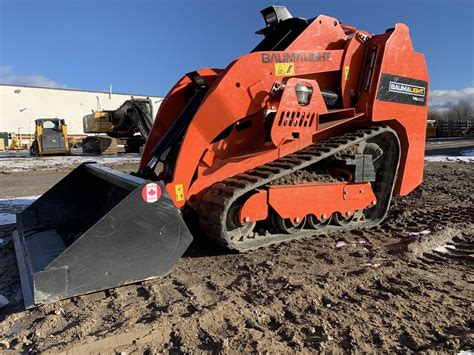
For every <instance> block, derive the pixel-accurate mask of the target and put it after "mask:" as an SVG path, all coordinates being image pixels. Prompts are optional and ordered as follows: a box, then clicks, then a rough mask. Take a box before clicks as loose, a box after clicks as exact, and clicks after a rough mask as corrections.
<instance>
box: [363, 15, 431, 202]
mask: <svg viewBox="0 0 474 355" xmlns="http://www.w3.org/2000/svg"><path fill="white" fill-rule="evenodd" d="M428 89H429V87H428V72H427V69H426V63H425V57H424V55H422V54H420V53H416V52H415V51H414V49H413V44H412V42H411V39H410V35H409V30H408V27H407V26H406V25H403V24H397V25H396V27H395V31H394V32H393V33H392V34H391V35H390V37H389V38H388V40H387V42H386V44H385V49H384V53H383V61H382V63H381V66H380V76H379V78H378V85H377V91H376V92H374V93H372V94H373V96H374V97H375V100H374V103H373V106H372V120H373V121H375V122H377V121H389V122H387V123H388V124H390V125H391V126H392V127H393V128H394V129H395V130H396V132H397V134H398V135H399V138H400V143H401V160H400V168H399V171H398V181H397V185H396V187H395V193H398V194H400V195H406V194H408V193H409V192H411V191H412V190H413V189H414V188H415V187H417V186H418V185H420V184H421V182H422V180H423V166H424V152H425V140H426V120H427V115H428Z"/></svg>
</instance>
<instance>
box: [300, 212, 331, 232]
mask: <svg viewBox="0 0 474 355" xmlns="http://www.w3.org/2000/svg"><path fill="white" fill-rule="evenodd" d="M330 223H331V216H329V217H327V218H321V219H318V218H317V217H316V216H315V215H313V214H311V215H309V216H308V217H307V218H306V224H307V226H308V228H311V229H322V228H324V227H326V226H328V225H329V224H330Z"/></svg>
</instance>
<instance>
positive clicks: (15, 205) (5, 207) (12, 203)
mask: <svg viewBox="0 0 474 355" xmlns="http://www.w3.org/2000/svg"><path fill="white" fill-rule="evenodd" d="M38 197H39V196H26V197H16V198H10V199H0V226H2V225H7V224H15V223H16V217H15V213H17V212H21V211H23V210H24V209H25V208H26V207H28V206H29V205H31V204H32V203H33V202H34V201H35V200H36V199H37V198H38Z"/></svg>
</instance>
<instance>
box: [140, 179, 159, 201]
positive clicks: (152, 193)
mask: <svg viewBox="0 0 474 355" xmlns="http://www.w3.org/2000/svg"><path fill="white" fill-rule="evenodd" d="M160 196H161V189H160V187H159V186H158V184H155V183H154V182H150V183H149V184H146V185H145V186H143V189H142V197H143V200H144V201H145V202H148V203H153V202H156V201H158V200H159V198H160Z"/></svg>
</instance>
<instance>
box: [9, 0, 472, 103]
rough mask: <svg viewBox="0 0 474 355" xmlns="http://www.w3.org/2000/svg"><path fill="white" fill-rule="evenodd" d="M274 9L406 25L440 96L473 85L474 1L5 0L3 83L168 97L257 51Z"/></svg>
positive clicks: (371, 26)
mask: <svg viewBox="0 0 474 355" xmlns="http://www.w3.org/2000/svg"><path fill="white" fill-rule="evenodd" d="M271 4H282V5H283V4H285V5H286V6H287V7H288V8H289V9H290V11H291V12H292V13H293V15H294V16H300V17H306V18H311V17H314V16H317V15H318V14H326V15H330V16H334V17H336V18H338V19H339V20H340V21H341V22H343V23H347V24H350V25H353V26H356V27H358V28H360V29H364V30H367V31H368V32H371V33H382V32H384V31H385V29H386V28H388V27H393V25H394V24H395V23H397V22H404V23H406V24H408V25H409V27H410V31H411V35H412V39H413V41H414V45H415V49H416V50H417V51H419V52H422V53H424V54H425V55H426V58H427V62H428V69H429V72H430V77H431V89H432V90H438V91H442V92H444V91H447V90H451V91H450V92H455V93H462V92H463V90H465V89H466V88H467V89H471V88H473V87H474V75H473V60H474V58H473V54H474V49H473V46H474V27H473V26H474V25H473V22H474V1H473V0H450V1H448V0H431V1H429V0H418V1H414V0H406V1H383V0H359V1H337V0H331V1H316V0H312V1H304V0H299V1H287V2H286V3H284V2H275V1H255V0H253V1H252V0H240V1H238V0H233V1H230V0H229V1H224V0H221V1H218V0H201V1H198V0H195V1H192V0H186V1H185V0H181V1H180V0H175V1H170V0H163V1H158V0H133V1H132V0H95V1H91V0H81V1H75V0H69V1H61V0H0V50H1V52H0V82H3V83H17V84H22V83H23V84H36V85H41V84H44V85H47V86H66V87H71V88H80V89H89V90H107V89H108V86H109V84H112V85H113V90H114V91H116V92H127V93H140V94H147V95H165V94H166V93H167V91H168V90H169V89H170V87H171V86H172V85H173V84H174V83H175V82H176V80H177V79H179V77H180V76H181V75H182V74H183V73H186V72H188V71H191V70H194V69H197V68H200V67H206V66H210V67H225V66H226V65H227V64H228V63H229V62H230V61H231V60H232V59H234V58H235V57H238V56H239V55H242V54H245V53H246V52H248V51H249V50H251V49H252V48H253V47H254V45H255V44H256V43H257V42H258V41H259V40H260V38H259V36H257V35H255V34H254V32H255V31H256V30H258V29H260V28H261V27H263V26H264V23H263V19H262V18H261V16H260V12H259V11H260V10H261V9H263V8H265V7H266V6H268V5H271ZM472 90H474V89H472ZM471 94H472V92H471ZM471 96H472V95H471ZM472 97H474V96H472Z"/></svg>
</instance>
